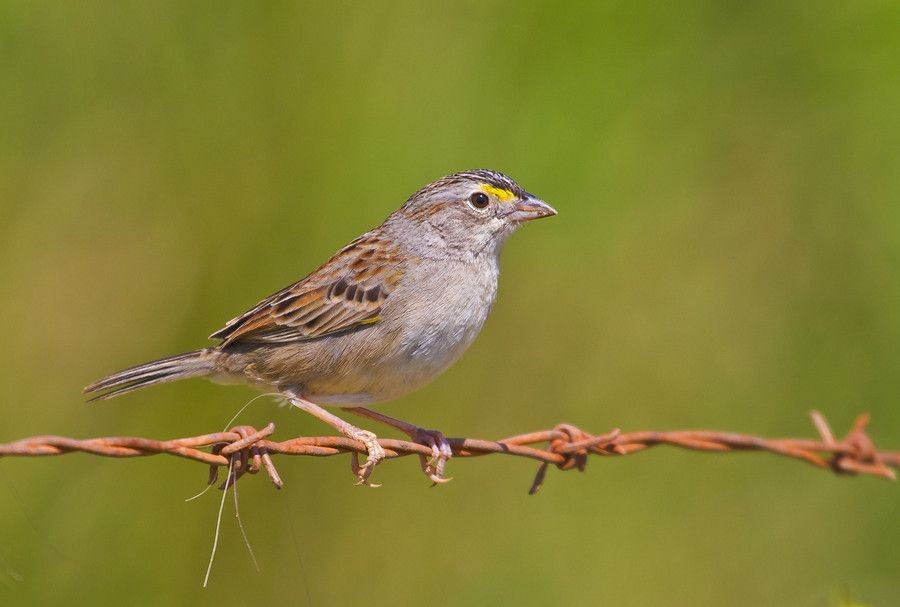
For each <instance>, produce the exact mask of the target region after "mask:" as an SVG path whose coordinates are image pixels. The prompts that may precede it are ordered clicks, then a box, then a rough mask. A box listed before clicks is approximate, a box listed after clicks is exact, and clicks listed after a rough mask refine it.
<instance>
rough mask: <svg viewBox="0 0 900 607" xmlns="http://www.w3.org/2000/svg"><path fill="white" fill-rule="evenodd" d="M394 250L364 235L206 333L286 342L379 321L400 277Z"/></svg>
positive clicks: (233, 338)
mask: <svg viewBox="0 0 900 607" xmlns="http://www.w3.org/2000/svg"><path fill="white" fill-rule="evenodd" d="M397 253H398V252H397V249H396V247H395V246H394V245H392V244H391V243H390V242H388V241H386V240H384V239H383V238H379V237H377V236H375V235H371V234H369V235H364V236H361V237H360V238H358V239H356V240H354V241H353V242H352V243H350V244H349V245H347V246H346V247H344V248H343V249H341V250H340V251H338V252H337V254H335V256H334V257H332V258H331V259H329V260H328V261H327V262H325V263H324V264H323V265H322V266H321V267H320V268H319V269H318V270H316V271H315V272H313V273H312V274H310V275H309V276H307V277H306V278H304V279H302V280H300V281H299V282H296V283H294V284H293V285H291V286H289V287H287V288H286V289H283V290H281V291H279V292H277V293H275V294H274V295H272V296H270V297H268V298H266V299H264V300H263V301H261V302H259V303H258V304H257V305H256V306H255V307H254V308H252V309H251V310H249V311H247V312H246V313H244V314H242V315H241V316H238V317H237V318H234V319H232V320H230V321H228V323H227V324H226V325H225V327H224V328H222V329H220V330H219V331H216V332H215V333H213V334H212V335H210V338H212V339H221V340H223V342H222V345H228V344H231V343H235V342H251V343H287V342H291V341H297V340H307V339H315V338H318V337H323V336H325V335H331V334H334V333H338V332H340V331H346V330H349V329H354V328H359V327H365V326H367V325H372V324H374V323H377V322H378V321H379V320H381V319H380V317H379V312H380V311H381V306H382V304H383V303H384V301H385V300H386V299H387V298H388V297H389V296H390V293H391V291H392V290H393V289H394V287H395V286H396V284H397V283H398V282H399V281H400V278H401V277H402V271H401V268H400V265H399V255H398V254H397Z"/></svg>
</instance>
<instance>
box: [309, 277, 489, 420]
mask: <svg viewBox="0 0 900 607" xmlns="http://www.w3.org/2000/svg"><path fill="white" fill-rule="evenodd" d="M490 270H491V271H489V272H485V271H481V272H478V271H475V269H474V268H473V267H471V266H469V265H462V264H460V266H459V267H453V268H451V269H450V271H447V272H442V273H441V275H440V276H427V277H423V280H420V281H416V280H410V281H409V282H407V281H406V280H404V283H406V284H410V285H416V287H415V289H416V290H415V293H414V294H412V293H410V292H409V291H407V292H406V293H403V292H402V291H401V289H398V290H397V292H395V293H392V294H391V297H390V298H388V301H387V302H385V309H384V310H383V314H385V315H386V314H396V313H401V314H403V315H404V317H403V318H404V320H403V323H402V329H400V330H399V331H398V334H397V335H396V341H395V342H394V343H395V346H394V347H392V348H391V352H390V354H388V355H386V356H384V357H383V358H381V359H380V360H379V361H378V362H377V363H374V364H372V363H370V364H366V365H357V366H351V367H350V368H348V369H346V371H345V374H344V375H343V377H341V378H340V382H339V383H337V382H336V383H335V384H333V385H329V384H331V382H328V381H324V382H315V384H314V385H310V386H309V387H310V388H311V389H312V390H311V391H310V392H308V393H307V396H306V397H307V398H309V399H310V400H311V401H313V402H316V403H320V404H327V405H337V406H359V405H365V404H371V403H376V402H383V401H388V400H392V399H395V398H398V397H400V396H403V395H404V394H407V393H409V392H411V391H413V390H415V389H417V388H420V387H422V386H424V385H425V384H427V383H429V382H430V381H432V380H433V379H435V378H436V377H437V376H438V375H440V374H441V373H443V372H444V371H446V370H447V368H449V367H450V366H451V365H452V364H453V363H454V362H456V360H457V359H458V358H459V357H460V356H461V355H462V353H463V352H464V351H465V350H466V348H468V347H469V345H470V344H471V343H472V342H473V341H474V340H475V337H477V336H478V333H479V332H480V331H481V328H482V326H483V325H484V321H485V320H486V319H487V316H488V314H489V313H490V310H491V306H492V305H493V303H494V298H495V296H496V293H497V275H498V271H497V266H496V264H493V265H492V267H491V269H490ZM405 278H414V277H405ZM410 295H413V296H412V297H411V296H410ZM392 300H393V301H392ZM388 302H390V304H391V305H392V307H391V308H387V305H388ZM401 305H402V308H400V307H399V306H401ZM379 324H381V323H379ZM372 329H376V331H372V335H371V336H369V337H368V339H373V340H374V339H378V338H384V337H385V335H384V333H383V332H382V331H381V330H382V329H386V327H378V326H373V327H372ZM367 333H368V331H361V332H359V333H358V334H357V335H358V336H359V337H360V338H366V334H367ZM392 341H393V340H392ZM323 379H324V378H323Z"/></svg>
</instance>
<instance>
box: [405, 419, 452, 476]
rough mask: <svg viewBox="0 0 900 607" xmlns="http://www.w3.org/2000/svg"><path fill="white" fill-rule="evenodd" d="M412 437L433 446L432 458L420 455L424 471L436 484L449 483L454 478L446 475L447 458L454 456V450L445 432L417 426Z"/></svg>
mask: <svg viewBox="0 0 900 607" xmlns="http://www.w3.org/2000/svg"><path fill="white" fill-rule="evenodd" d="M410 438H412V440H414V441H415V442H417V443H421V444H423V445H425V446H426V447H431V459H426V457H425V456H424V455H420V456H419V461H420V462H421V464H422V471H423V472H425V475H426V476H427V477H428V478H430V479H431V481H432V482H433V483H434V484H435V485H438V484H443V483H449V482H450V481H451V480H453V478H452V477H450V478H445V477H444V467H445V466H446V465H447V460H449V459H450V458H451V457H453V450H452V449H451V448H450V443H449V442H447V439H446V438H444V435H443V433H441V432H438V431H437V430H426V429H425V428H416V429H415V430H414V431H413V432H411V433H410Z"/></svg>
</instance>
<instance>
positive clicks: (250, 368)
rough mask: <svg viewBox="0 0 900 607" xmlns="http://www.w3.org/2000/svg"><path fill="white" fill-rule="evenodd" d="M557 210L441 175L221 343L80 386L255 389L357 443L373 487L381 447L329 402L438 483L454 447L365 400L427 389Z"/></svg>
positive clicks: (496, 176)
mask: <svg viewBox="0 0 900 607" xmlns="http://www.w3.org/2000/svg"><path fill="white" fill-rule="evenodd" d="M555 214H556V211H555V210H554V209H553V207H551V206H550V205H548V204H547V203H546V202H544V201H543V200H540V199H539V198H537V197H535V196H533V195H532V194H529V193H528V192H526V191H525V190H524V189H523V188H522V187H521V186H519V185H518V184H517V183H516V182H515V181H513V180H512V179H510V178H509V177H507V176H506V175H503V174H502V173H498V172H496V171H491V170H486V169H475V170H469V171H463V172H459V173H455V174H453V175H448V176H446V177H443V178H441V179H438V180H437V181H435V182H433V183H430V184H428V185H426V186H425V187H423V188H422V189H420V190H419V191H418V192H416V193H415V194H413V195H412V196H410V198H409V199H408V200H407V201H406V202H405V203H404V204H403V206H401V207H400V208H399V209H397V210H396V211H394V212H393V213H391V215H390V216H388V218H387V219H386V220H385V221H384V223H382V224H381V225H380V226H378V227H377V228H375V229H373V230H370V231H368V232H366V233H365V234H363V235H362V236H360V237H359V238H357V239H355V240H353V241H352V242H351V243H350V244H348V245H347V246H345V247H344V248H342V249H341V250H340V251H338V252H337V253H336V254H335V255H334V256H333V257H331V259H329V260H328V261H326V262H325V263H324V264H322V265H321V266H320V267H319V268H318V269H316V270H315V271H314V272H312V273H311V274H310V275H308V276H307V277H306V278H303V279H301V280H299V281H298V282H295V283H294V284H292V285H290V286H288V287H286V288H284V289H282V290H280V291H278V292H277V293H274V294H273V295H271V296H269V297H267V298H265V299H264V300H262V301H261V302H259V303H258V304H256V305H255V306H253V307H252V308H251V309H250V310H248V311H247V312H245V313H244V314H241V315H240V316H238V317H236V318H233V319H232V320H230V321H228V323H227V324H226V325H225V327H224V328H222V329H220V330H219V331H216V332H215V333H213V334H212V335H211V336H210V338H211V339H215V340H219V343H218V345H215V346H211V347H206V348H201V349H199V350H194V351H192V352H187V353H184V354H177V355H174V356H168V357H166V358H162V359H159V360H154V361H152V362H148V363H144V364H142V365H138V366H135V367H131V368H129V369H125V370H124V371H120V372H118V373H115V374H113V375H110V376H109V377H106V378H104V379H101V380H99V381H97V382H95V383H93V384H91V385H89V386H87V387H86V388H85V389H84V391H85V393H87V394H90V395H92V398H91V400H92V401H93V400H98V399H108V398H113V397H115V396H120V395H122V394H126V393H128V392H132V391H134V390H137V389H139V388H144V387H146V386H151V385H154V384H160V383H164V382H171V381H175V380H181V379H187V378H191V377H205V378H207V379H210V380H213V381H217V382H223V383H234V382H238V383H245V384H250V385H252V386H255V387H258V388H261V389H263V390H265V391H274V392H277V393H279V394H281V395H282V396H283V397H284V398H285V399H286V400H287V401H289V402H290V403H291V404H292V405H294V406H296V407H297V408H299V409H301V410H303V411H306V412H308V413H311V414H312V415H314V416H316V417H317V418H319V419H321V420H322V421H324V422H326V423H328V424H329V425H331V426H333V427H334V428H336V429H337V430H338V431H340V432H341V433H342V434H344V435H345V436H347V437H349V438H351V439H354V440H357V441H359V442H361V443H362V444H363V446H364V447H365V450H366V454H367V458H366V461H365V463H364V464H363V465H362V466H357V467H356V474H357V480H358V484H369V482H368V481H369V477H370V475H371V473H372V470H373V469H374V467H375V466H376V465H377V464H378V463H379V462H380V461H381V460H382V459H383V458H384V457H385V452H384V449H383V448H382V447H381V445H380V444H379V443H378V440H377V437H376V435H375V434H374V433H372V432H370V431H368V430H363V429H361V428H359V427H357V426H354V425H352V424H350V423H348V422H347V421H345V420H343V419H342V418H340V417H338V416H337V415H335V414H334V413H332V412H331V411H329V410H327V409H325V406H331V407H340V408H343V409H346V410H348V411H350V412H352V413H355V414H358V415H361V416H364V417H367V418H370V419H374V420H377V421H379V422H383V423H385V424H388V425H390V426H392V427H394V428H397V429H399V430H401V431H402V432H404V433H406V434H407V435H409V436H410V437H411V439H412V440H415V441H417V442H421V443H423V444H425V445H427V446H429V447H430V448H431V449H432V458H431V459H430V460H428V461H427V462H424V463H423V468H424V470H425V473H426V474H427V475H428V476H429V478H431V479H432V480H433V481H434V482H444V481H446V480H448V479H446V478H444V476H443V471H444V466H445V464H446V462H447V460H448V459H449V458H450V456H451V455H452V452H451V450H450V445H449V443H448V442H447V441H446V439H445V438H444V436H443V434H442V433H440V432H438V431H435V430H426V429H424V428H421V427H419V426H416V425H414V424H410V423H408V422H404V421H402V420H398V419H394V418H392V417H389V416H386V415H384V414H381V413H378V412H376V411H374V410H372V409H369V408H368V406H369V405H373V404H377V403H383V402H385V401H390V400H393V399H396V398H398V397H400V396H403V395H405V394H407V393H409V392H411V391H413V390H415V389H417V388H419V387H421V386H423V385H425V384H427V383H428V382H430V381H431V380H433V379H435V378H436V377H437V376H438V375H440V374H441V373H443V372H444V371H445V370H446V369H447V368H448V367H450V366H451V365H452V364H453V363H454V362H455V361H456V360H457V359H459V357H460V356H461V355H462V353H463V352H464V351H465V350H466V348H468V347H469V345H470V344H471V343H472V341H473V340H474V339H475V337H476V336H477V335H478V333H479V332H480V331H481V328H482V326H483V325H484V322H485V320H486V319H487V317H488V314H489V313H490V311H491V307H492V306H493V304H494V300H495V298H496V295H497V281H498V277H499V275H500V251H501V249H502V248H503V243H504V242H505V241H506V239H507V237H508V236H509V235H510V234H511V233H512V232H513V231H515V230H516V228H518V227H519V226H521V225H522V224H523V223H525V222H528V221H531V220H533V219H539V218H542V217H549V216H552V215H555Z"/></svg>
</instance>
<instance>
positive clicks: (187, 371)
mask: <svg viewBox="0 0 900 607" xmlns="http://www.w3.org/2000/svg"><path fill="white" fill-rule="evenodd" d="M217 358H218V352H217V351H216V350H215V349H213V348H204V349H202V350H194V351H193V352H186V353H184V354H176V355H175V356H167V357H166V358H161V359H159V360H154V361H152V362H149V363H144V364H143V365H138V366H136V367H131V368H129V369H125V370H124V371H119V372H118V373H115V374H113V375H110V376H109V377H105V378H103V379H101V380H100V381H96V382H94V383H92V384H91V385H89V386H87V387H86V388H85V389H84V393H85V394H94V396H93V397H92V398H90V401H95V400H106V399H108V398H113V397H116V396H120V395H122V394H127V393H128V392H132V391H134V390H138V389H140V388H145V387H147V386H152V385H154V384H161V383H165V382H170V381H176V380H179V379H186V378H188V377H203V376H205V375H209V374H211V373H212V372H213V370H214V369H215V366H216V359H217Z"/></svg>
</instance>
